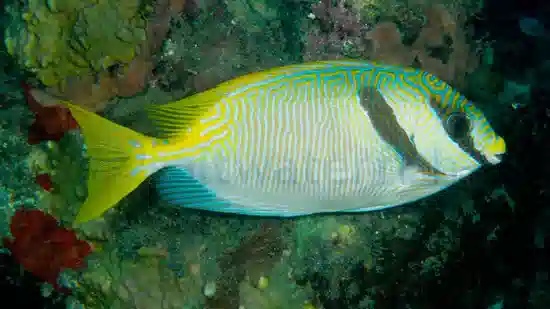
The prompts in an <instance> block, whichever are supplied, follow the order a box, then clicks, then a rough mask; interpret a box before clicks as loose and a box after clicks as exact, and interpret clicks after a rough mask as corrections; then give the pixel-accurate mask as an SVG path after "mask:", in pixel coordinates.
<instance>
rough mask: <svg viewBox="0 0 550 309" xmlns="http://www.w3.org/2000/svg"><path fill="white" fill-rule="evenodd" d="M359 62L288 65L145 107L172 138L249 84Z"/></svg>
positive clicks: (158, 125) (154, 121) (159, 126)
mask: <svg viewBox="0 0 550 309" xmlns="http://www.w3.org/2000/svg"><path fill="white" fill-rule="evenodd" d="M365 64H366V63H365V62H360V61H353V60H349V61H318V62H310V63H302V64H295V65H287V66H282V67H277V68H273V69H269V70H265V71H261V72H256V73H251V74H246V75H243V76H240V77H237V78H234V79H231V80H229V81H226V82H223V83H221V84H219V85H218V86H216V87H215V88H212V89H210V90H206V91H204V92H201V93H197V94H194V95H192V96H190V97H187V98H183V99H181V100H178V101H175V102H172V103H168V104H159V105H150V106H148V107H147V108H146V110H147V113H148V116H149V118H150V119H151V120H152V121H153V123H154V125H155V127H156V128H157V129H158V131H159V132H158V133H159V134H160V135H161V137H164V138H175V137H178V136H181V135H185V133H186V132H187V129H188V128H190V127H192V123H193V122H194V121H196V119H198V118H200V116H201V115H203V114H204V113H206V112H208V110H209V109H210V108H211V107H212V106H214V105H215V104H217V103H218V102H220V101H221V100H222V99H223V98H225V97H227V96H228V95H230V94H232V93H235V92H237V91H239V90H242V89H244V88H248V87H255V86H260V87H261V85H262V83H263V82H266V83H269V82H270V81H272V80H273V79H277V78H284V77H285V76H288V75H292V74H296V73H300V72H303V71H306V70H317V69H323V68H327V67H331V66H341V67H342V66H349V65H365Z"/></svg>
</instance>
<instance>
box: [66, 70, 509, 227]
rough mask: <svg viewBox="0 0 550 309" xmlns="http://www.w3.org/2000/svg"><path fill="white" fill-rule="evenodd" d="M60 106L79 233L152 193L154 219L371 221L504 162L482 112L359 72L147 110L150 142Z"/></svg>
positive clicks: (318, 75) (316, 74)
mask: <svg viewBox="0 0 550 309" xmlns="http://www.w3.org/2000/svg"><path fill="white" fill-rule="evenodd" d="M63 104H65V105H66V106H67V107H68V108H69V110H70V112H71V114H72V116H73V117H74V118H75V119H76V121H77V123H78V125H79V127H80V129H81V132H82V134H83V137H84V143H85V145H86V148H87V153H88V157H89V160H90V163H89V172H88V195H87V198H86V200H85V201H84V203H83V204H82V206H81V207H80V209H79V212H78V214H77V215H76V218H75V220H74V223H75V224H80V223H84V222H87V221H89V220H93V219H95V218H98V217H101V216H102V215H103V214H104V212H105V211H107V210H108V209H110V208H112V207H114V206H115V205H116V204H118V203H119V202H120V201H121V200H122V199H123V198H124V197H125V196H127V195H128V194H129V193H131V192H132V191H134V190H135V189H136V188H137V187H138V186H139V185H140V184H141V183H142V182H144V181H145V180H146V179H151V183H153V184H154V186H155V189H156V192H157V193H158V200H159V201H160V203H159V204H160V205H170V206H175V207H187V208H194V209H200V210H206V211H214V212H225V213H233V214H241V215H251V216H270V217H297V216H303V215H311V214H318V213H341V212H345V213H357V212H367V211H375V210H381V209H386V208H389V207H395V206H398V205H404V204H409V203H411V202H414V201H417V200H420V199H422V198H425V197H427V196H430V195H432V194H435V193H437V192H439V191H442V190H444V189H445V188H447V187H449V186H451V185H453V184H455V183H456V182H458V181H460V180H461V179H463V178H465V177H467V176H468V175H470V174H471V173H473V172H474V171H476V170H478V169H479V168H481V167H482V166H492V165H496V164H498V163H500V162H501V161H502V159H503V156H504V154H505V153H506V143H505V141H504V139H503V138H502V137H500V136H498V135H497V133H496V132H495V130H494V129H493V128H492V126H491V124H490V122H489V121H488V119H487V118H486V117H485V116H484V114H483V112H482V111H481V110H480V109H478V108H477V107H476V106H475V105H474V104H473V103H472V102H471V101H470V100H468V99H467V98H466V97H465V96H463V95H462V94H461V93H459V92H458V91H457V90H455V89H454V88H453V87H451V86H450V85H449V84H447V83H446V82H444V81H442V80H441V79H439V78H437V77H436V76H434V75H433V74H430V73H428V72H425V71H422V70H418V69H414V68H408V67H400V66H391V65H384V64H379V63H376V62H370V61H361V60H332V61H319V62H307V63H301V64H293V65H287V66H282V67H276V68H272V69H268V70H265V71H261V72H256V73H250V74H248V75H244V76H240V77H237V78H234V79H232V80H229V81H226V82H223V83H221V84H219V85H218V86H216V87H213V88H211V89H208V90H206V91H204V92H200V93H197V94H194V95H191V96H188V97H185V98H182V99H180V100H177V101H174V102H170V103H165V104H149V105H148V106H147V107H146V112H147V114H148V116H149V118H150V119H151V121H152V124H153V126H154V128H155V130H154V131H155V132H156V133H155V134H150V135H144V134H141V133H139V132H136V131H134V130H132V129H130V128H127V127H124V126H121V125H119V124H116V123H114V122H112V121H110V120H108V119H105V118H103V117H101V116H99V115H97V114H95V113H93V112H90V111H88V110H86V109H84V108H82V107H79V106H77V105H73V104H71V103H70V102H63Z"/></svg>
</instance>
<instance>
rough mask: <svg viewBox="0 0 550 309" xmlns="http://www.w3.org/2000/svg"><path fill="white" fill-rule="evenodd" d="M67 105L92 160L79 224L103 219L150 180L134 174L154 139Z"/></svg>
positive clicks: (78, 219)
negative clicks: (141, 154) (104, 214)
mask: <svg viewBox="0 0 550 309" xmlns="http://www.w3.org/2000/svg"><path fill="white" fill-rule="evenodd" d="M64 104H65V105H66V106H67V107H68V108H69V109H70V111H71V114H72V116H73V117H74V118H75V120H76V121H77V123H78V125H79V126H80V128H81V131H82V134H83V135H84V142H85V144H86V148H87V154H88V156H89V159H90V164H89V171H88V197H87V199H86V201H85V202H84V204H83V205H82V206H81V208H80V210H79V212H78V214H77V216H76V219H75V222H74V223H75V224H78V223H83V222H86V221H89V220H92V219H94V218H97V217H99V216H101V215H102V214H103V213H104V212H105V211H106V210H108V209H109V208H111V207H114V206H115V205H116V204H117V203H118V202H119V201H120V200H121V199H122V198H124V197H125V196H126V195H127V194H129V193H130V192H132V191H133V190H134V189H135V188H136V187H137V186H139V184H140V183H142V182H143V181H144V180H145V179H146V178H147V176H148V175H147V174H146V173H145V172H140V173H132V171H133V170H135V169H136V167H138V166H139V165H140V162H139V160H137V157H136V155H138V154H139V153H140V151H141V152H145V151H146V148H147V147H148V145H150V144H151V143H152V142H153V138H150V137H147V136H145V135H143V134H140V133H138V132H135V131H132V130H130V129H128V128H125V127H123V126H121V125H118V124H116V123H114V122H111V121H109V120H107V119H105V118H103V117H101V116H99V115H97V114H95V113H93V112H90V111H87V110H85V109H83V108H81V107H79V106H76V105H73V104H70V103H64Z"/></svg>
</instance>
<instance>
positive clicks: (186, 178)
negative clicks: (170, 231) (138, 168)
mask: <svg viewBox="0 0 550 309" xmlns="http://www.w3.org/2000/svg"><path fill="white" fill-rule="evenodd" d="M155 177H156V189H157V191H158V193H159V196H160V199H161V200H162V201H164V202H166V203H168V204H169V205H172V206H178V207H186V208H194V209H200V210H207V211H215V212H223V213H234V214H243V215H249V216H270V217H292V216H295V215H300V214H294V213H291V212H286V211H279V209H277V208H273V207H269V206H263V207H261V206H256V207H246V206H242V205H238V204H235V203H232V202H231V201H228V200H225V199H222V198H219V197H218V196H217V195H216V193H215V192H214V191H212V190H211V189H209V188H208V187H207V186H206V185H204V184H203V183H201V182H200V181H199V180H197V179H196V178H195V177H193V175H192V174H191V173H190V172H189V171H188V170H186V169H185V168H180V167H167V168H164V169H162V170H160V171H158V172H157V174H156V175H155Z"/></svg>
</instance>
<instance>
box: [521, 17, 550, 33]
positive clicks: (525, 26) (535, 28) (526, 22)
mask: <svg viewBox="0 0 550 309" xmlns="http://www.w3.org/2000/svg"><path fill="white" fill-rule="evenodd" d="M518 25H519V28H520V30H521V32H523V33H524V34H526V35H528V36H531V37H548V36H547V35H546V29H545V27H544V24H543V23H542V22H541V21H540V20H539V19H537V18H535V17H528V16H524V17H521V18H520V19H519V20H518Z"/></svg>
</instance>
